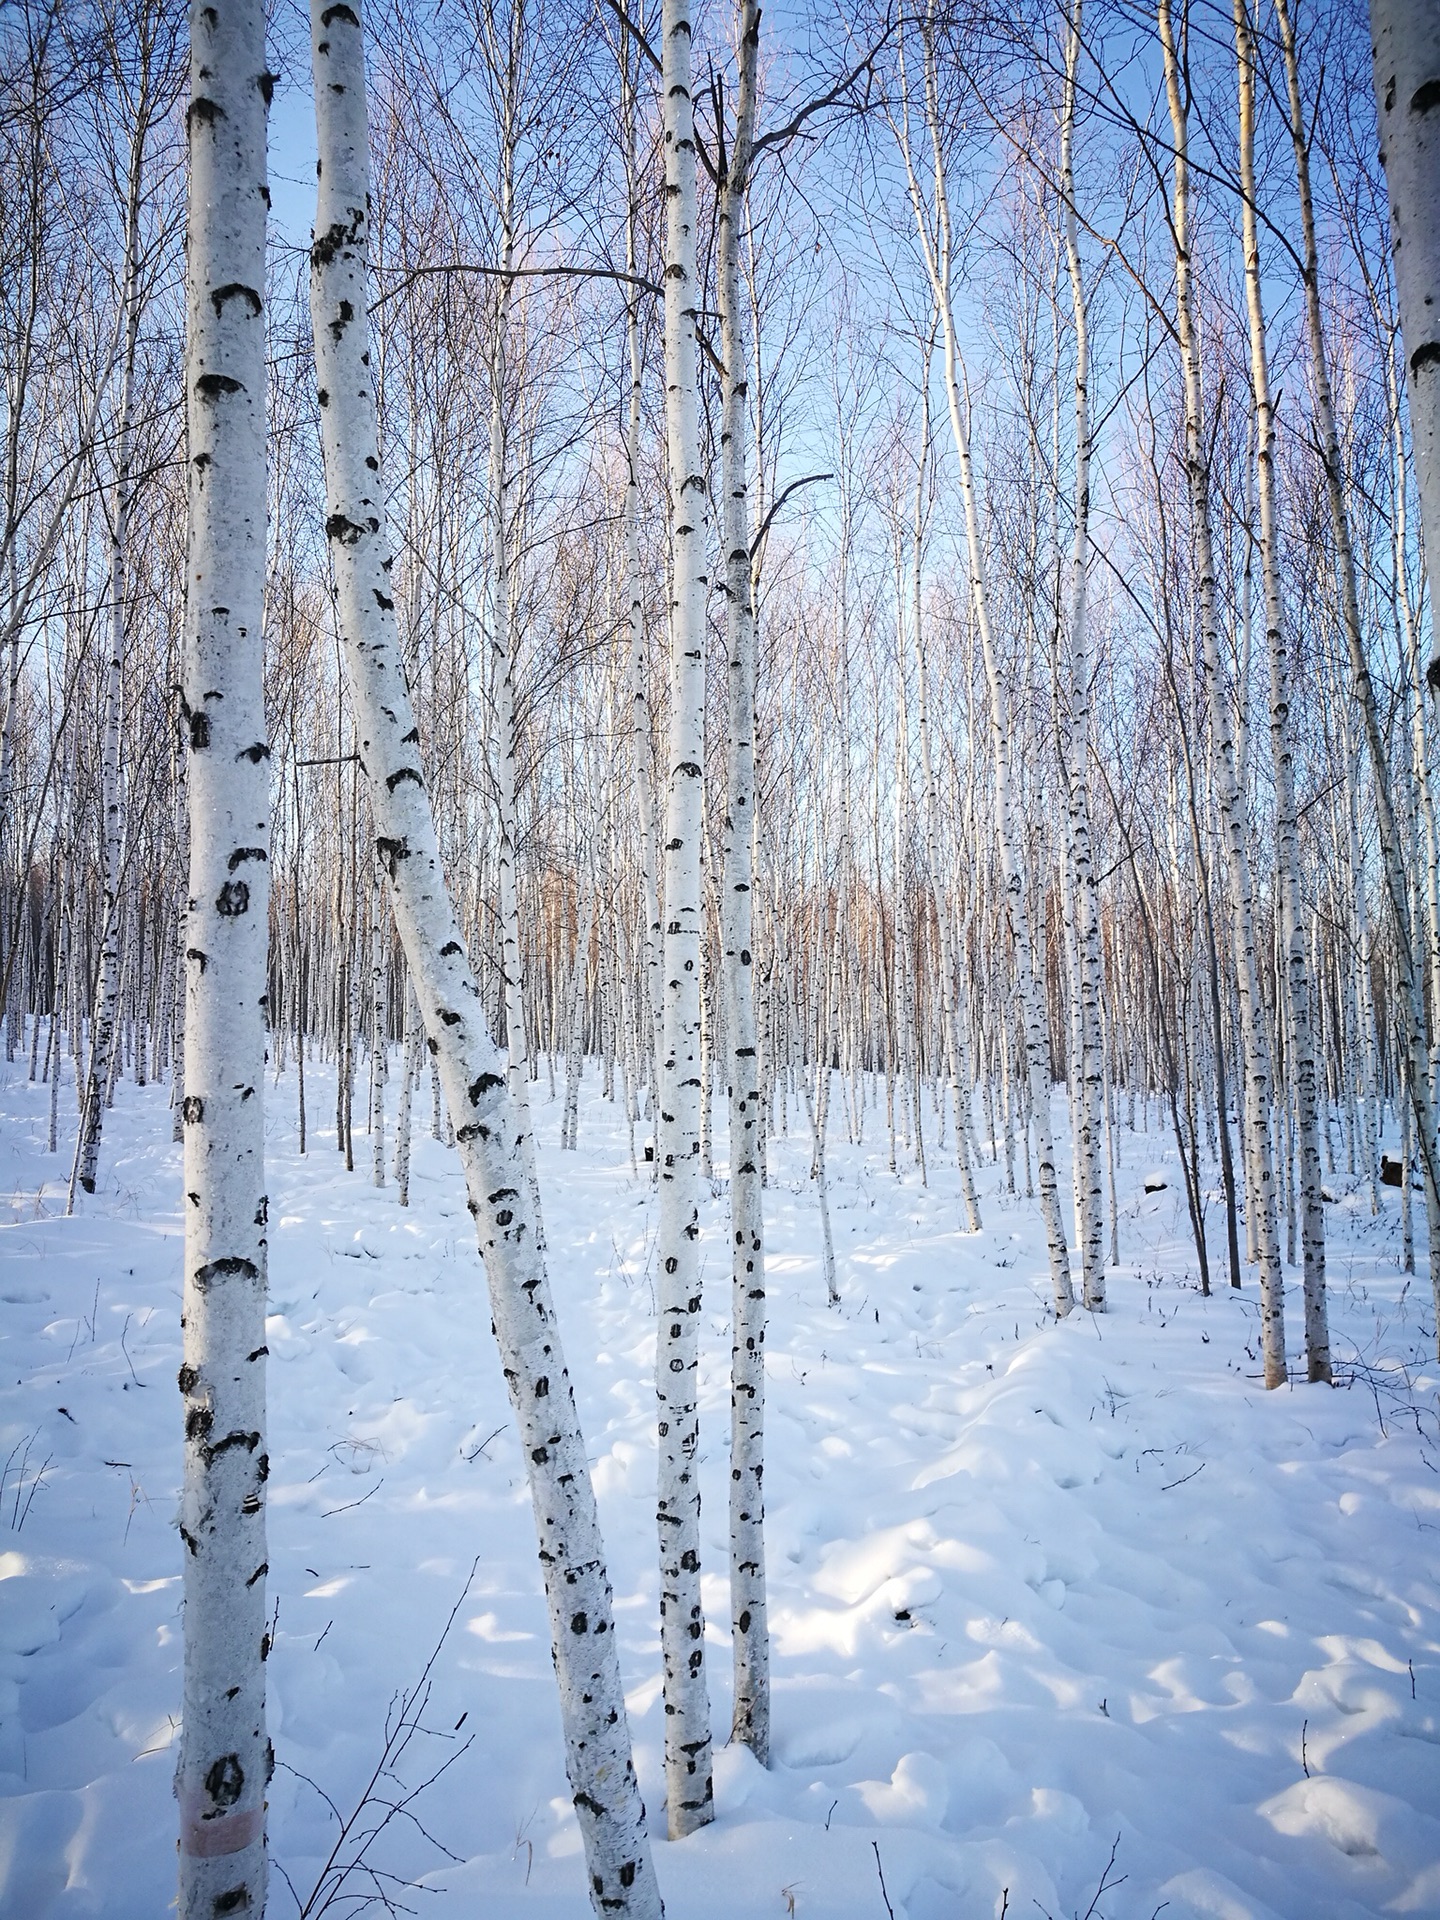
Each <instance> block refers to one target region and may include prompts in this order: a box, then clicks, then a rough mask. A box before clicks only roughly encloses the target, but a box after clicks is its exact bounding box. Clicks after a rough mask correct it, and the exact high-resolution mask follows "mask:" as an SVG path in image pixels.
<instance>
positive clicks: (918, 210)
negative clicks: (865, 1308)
mask: <svg viewBox="0 0 1440 1920" xmlns="http://www.w3.org/2000/svg"><path fill="white" fill-rule="evenodd" d="M922 31H923V40H924V84H925V123H926V127H927V129H928V131H929V135H930V143H931V151H932V158H933V171H934V194H935V227H934V230H933V231H932V229H931V225H930V222H929V220H928V219H927V218H926V214H925V203H924V198H923V196H922V194H921V191H920V182H919V178H918V175H917V173H916V169H915V165H914V161H913V158H912V156H911V151H910V141H909V132H908V120H907V122H904V123H902V127H901V130H900V131H901V153H902V158H903V159H904V162H905V172H906V178H907V184H908V187H909V193H910V202H911V207H912V209H913V212H914V215H915V224H916V228H917V231H918V233H919V237H920V244H921V249H922V252H923V254H924V257H925V264H926V268H927V271H928V274H929V278H930V284H931V288H932V291H933V294H934V299H935V305H936V310H937V311H938V313H939V315H940V322H941V327H942V329H943V334H944V346H945V391H946V397H947V399H948V402H949V408H950V429H951V434H952V436H953V438H954V442H955V452H956V456H957V459H958V461H959V466H960V487H961V495H962V498H963V501H964V508H965V534H966V547H967V553H968V557H969V562H970V595H971V602H972V605H973V607H974V611H975V625H976V629H977V631H978V633H979V636H980V647H981V653H982V656H983V658H984V662H985V679H986V684H987V687H988V690H989V695H990V746H991V757H992V763H993V770H994V784H995V830H996V839H997V841H998V843H999V849H1000V862H1001V868H1002V871H1003V874H1004V883H1005V903H1006V911H1007V914H1008V916H1009V921H1010V932H1011V938H1012V940H1013V942H1014V947H1015V972H1016V991H1017V994H1018V997H1019V1001H1020V1008H1021V1016H1022V1020H1023V1023H1024V1030H1025V1052H1026V1064H1027V1069H1028V1077H1029V1081H1030V1089H1031V1101H1032V1105H1033V1109H1034V1123H1035V1136H1036V1146H1037V1150H1038V1157H1039V1162H1040V1167H1039V1173H1040V1205H1041V1212H1042V1214H1043V1216H1044V1220H1045V1238H1046V1243H1047V1246H1048V1250H1049V1258H1050V1285H1051V1291H1052V1296H1053V1300H1054V1306H1055V1311H1056V1313H1057V1314H1058V1315H1060V1316H1061V1317H1062V1318H1063V1316H1064V1315H1065V1314H1067V1313H1069V1312H1070V1311H1071V1309H1072V1308H1073V1306H1074V1304H1075V1292H1074V1288H1073V1286H1072V1285H1071V1280H1070V1257H1069V1249H1068V1247H1067V1245H1066V1241H1065V1222H1064V1219H1063V1217H1062V1214H1061V1210H1060V1197H1059V1191H1058V1186H1057V1182H1056V1177H1055V1154H1054V1147H1053V1144H1052V1137H1051V1130H1050V1057H1049V1054H1050V1048H1049V1036H1048V1034H1047V1031H1046V1022H1045V1013H1044V1007H1043V1005H1042V1002H1041V998H1040V990H1039V986H1038V984H1037V981H1036V977H1035V961H1034V951H1033V947H1032V944H1031V937H1030V917H1029V912H1028V909H1027V906H1026V901H1025V874H1024V867H1023V863H1022V861H1021V859H1020V855H1019V848H1018V843H1017V839H1016V834H1015V827H1014V821H1013V817H1012V807H1011V792H1010V788H1011V778H1010V726H1009V714H1008V710H1007V702H1006V698H1005V685H1004V680H1003V678H1002V674H1001V666H1000V657H999V649H998V647H997V645H996V639H995V633H994V629H993V627H992V625H991V618H990V596H989V592H988V587H987V580H986V573H987V569H986V555H985V540H984V534H983V532H982V530H981V525H980V502H979V494H978V490H977V487H976V483H975V475H974V469H973V467H972V464H971V459H970V435H969V430H968V428H967V426H966V421H965V404H964V397H963V395H962V391H961V382H962V380H963V378H964V362H963V358H962V356H961V352H960V346H959V338H958V334H957V330H956V326H955V310H954V305H953V301H952V298H951V272H952V238H951V225H950V205H949V197H948V193H947V187H946V173H945V157H944V145H943V136H942V132H941V128H940V115H939V100H938V96H937V90H936V75H935V50H934V41H933V35H932V33H931V31H930V25H929V21H928V18H927V22H926V25H925V27H924V28H923V30H922ZM907 107H908V102H907Z"/></svg>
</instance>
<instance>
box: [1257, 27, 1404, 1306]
mask: <svg viewBox="0 0 1440 1920" xmlns="http://www.w3.org/2000/svg"><path fill="white" fill-rule="evenodd" d="M1397 11H1399V9H1397ZM1428 11H1429V10H1428V9H1427V13H1428ZM1275 22H1276V26H1277V28H1278V30H1279V35H1280V44H1281V50H1282V53H1283V55H1284V60H1285V86H1286V95H1287V99H1288V102H1289V108H1290V140H1291V145H1292V146H1293V148H1294V150H1295V177H1296V184H1297V186H1298V188H1299V197H1300V222H1301V229H1302V233H1303V237H1304V251H1305V272H1304V281H1305V317H1306V322H1307V331H1308V333H1309V337H1310V364H1311V384H1312V390H1313V394H1314V406H1315V415H1316V425H1317V427H1318V429H1319V440H1320V450H1321V456H1322V458H1323V460H1324V463H1325V492H1326V496H1327V498H1328V500H1329V504H1330V518H1331V522H1332V524H1333V527H1334V530H1335V555H1336V573H1337V575H1338V580H1339V587H1340V605H1341V620H1342V624H1343V626H1344V628H1345V641H1346V647H1347V651H1348V653H1349V659H1350V673H1351V679H1352V682H1353V686H1354V692H1355V698H1356V703H1357V705H1358V706H1359V708H1360V714H1361V719H1362V722H1363V724H1364V728H1365V744H1366V748H1367V751H1368V754H1369V759H1370V772H1371V778H1372V780H1373V781H1374V786H1375V815H1376V822H1377V824H1378V826H1379V829H1380V854H1381V865H1382V868H1383V870H1384V874H1385V890H1386V892H1387V894H1388V895H1389V898H1390V911H1391V920H1392V924H1393V928H1394V934H1395V963H1396V973H1397V976H1398V980H1397V984H1398V988H1399V992H1398V996H1397V997H1398V999H1399V1003H1400V1017H1401V1020H1402V1021H1403V1023H1404V1033H1405V1047H1406V1051H1407V1053H1408V1055H1409V1060H1408V1069H1409V1070H1408V1073H1407V1076H1406V1078H1407V1080H1408V1083H1409V1090H1410V1100H1411V1105H1412V1106H1413V1108H1414V1113H1415V1143H1416V1147H1417V1149H1418V1151H1419V1154H1420V1167H1421V1173H1422V1175H1423V1178H1424V1183H1425V1213H1426V1219H1427V1223H1428V1227H1429V1238H1430V1286H1431V1291H1432V1294H1433V1296H1434V1300H1435V1303H1436V1313H1437V1321H1436V1339H1437V1343H1440V1142H1437V1140H1436V1136H1435V1104H1434V1101H1433V1100H1432V1098H1431V1093H1430V1074H1429V1062H1428V1060H1427V1058H1426V1045H1425V1003H1424V987H1423V983H1422V979H1421V974H1420V969H1419V968H1418V966H1417V965H1416V960H1415V949H1414V943H1413V940H1412V937H1411V928H1410V910H1409V890H1408V887H1407V883H1406V873H1405V861H1404V854H1403V849H1402V846H1401V840H1400V829H1399V824H1398V822H1397V821H1396V818H1395V807H1394V803H1393V801H1392V798H1391V791H1390V767H1389V760H1388V758H1387V755H1386V750H1385V739H1384V735H1383V733H1382V731H1381V726H1380V714H1379V705H1378V702H1377V700H1376V697H1375V684H1374V681H1373V679H1372V678H1371V674H1370V663H1369V661H1368V660H1367V659H1366V655H1365V636H1364V629H1363V627H1362V624H1361V617H1360V597H1359V591H1358V588H1357V585H1356V577H1355V552H1354V546H1353V544H1352V541H1351V536H1350V517H1349V511H1348V508H1347V506H1346V502H1345V480H1344V462H1343V459H1342V456H1341V451H1340V435H1339V431H1338V429H1337V427H1336V423H1335V405H1334V401H1333V399H1332V397H1331V390H1330V366H1329V356H1328V353H1327V350H1326V346H1325V326H1324V318H1323V315H1322V313H1321V309H1320V253H1319V246H1318V243H1317V240H1316V235H1315V211H1314V202H1313V198H1312V195H1311V189H1310V149H1309V143H1308V138H1307V135H1306V131H1305V113H1304V106H1303V102H1302V99H1301V94H1300V61H1299V53H1298V49H1297V46H1296V41H1295V32H1294V27H1293V24H1292V22H1291V17H1290V6H1289V0H1275ZM1387 44H1388V43H1387ZM1381 64H1383V63H1381ZM1412 98H1413V96H1412ZM1382 99H1383V96H1382ZM1392 193H1393V188H1392ZM1401 328H1402V331H1403V329H1404V307H1403V296H1402V309H1401ZM1411 337H1413V336H1411ZM1413 351H1414V350H1412V357H1413ZM1423 366H1424V362H1423V361H1422V368H1423ZM1433 377H1434V376H1433V375H1427V380H1428V379H1432V378H1433ZM1412 401H1413V394H1412ZM1417 432H1418V429H1417ZM1417 451H1418V449H1417ZM1420 506H1421V518H1422V520H1425V519H1426V514H1425V493H1424V488H1423V485H1422V488H1421V501H1420Z"/></svg>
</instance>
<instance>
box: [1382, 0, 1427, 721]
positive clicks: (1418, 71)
mask: <svg viewBox="0 0 1440 1920" xmlns="http://www.w3.org/2000/svg"><path fill="white" fill-rule="evenodd" d="M1370 33H1371V42H1372V46H1373V51H1374V65H1375V102H1376V109H1377V112H1378V115H1379V121H1380V158H1381V161H1382V162H1383V164H1384V167H1385V178H1386V181H1387V183H1388V185H1389V189H1390V245H1391V250H1392V252H1393V255H1394V260H1395V285H1396V289H1397V291H1398V293H1399V296H1400V334H1401V337H1402V339H1403V340H1404V343H1405V392H1406V396H1407V398H1408V399H1409V402H1410V431H1411V435H1412V438H1413V440H1414V443H1415V467H1416V474H1417V477H1418V479H1419V483H1420V518H1421V520H1422V522H1423V523H1424V528H1425V534H1426V538H1427V539H1428V541H1429V542H1430V544H1431V546H1432V547H1433V548H1434V549H1436V550H1437V551H1440V311H1437V305H1436V303H1437V301H1440V0H1370ZM1430 591H1431V604H1432V608H1433V605H1434V596H1435V585H1434V581H1433V579H1432V581H1431V588H1430ZM1433 625H1434V622H1433V619H1432V626H1433ZM1431 645H1432V651H1435V652H1436V654H1437V657H1436V658H1435V659H1432V660H1431V663H1430V670H1429V680H1430V685H1431V688H1432V689H1437V690H1440V643H1437V641H1436V640H1434V639H1432V642H1431Z"/></svg>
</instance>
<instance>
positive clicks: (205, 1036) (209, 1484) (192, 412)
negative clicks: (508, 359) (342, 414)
mask: <svg viewBox="0 0 1440 1920" xmlns="http://www.w3.org/2000/svg"><path fill="white" fill-rule="evenodd" d="M190 36H191V37H190V110H189V114H188V116H187V120H188V127H189V138H190V224H189V235H188V241H187V251H186V289H185V291H186V351H185V398H186V409H187V414H188V422H189V436H188V446H189V454H190V503H189V504H190V529H189V550H188V556H187V569H186V571H187V581H186V586H187V592H186V617H185V641H184V658H183V664H182V668H181V674H182V689H181V710H182V714H183V718H184V722H185V725H186V727H187V730H188V733H189V741H190V752H189V768H188V778H189V783H190V882H189V892H190V898H189V906H188V911H187V918H186V928H185V933H186V954H185V958H186V962H187V977H186V1003H185V1105H184V1130H185V1276H184V1295H183V1308H182V1325H183V1328H184V1364H183V1365H182V1366H181V1368H180V1391H181V1394H182V1395H183V1396H184V1401H185V1481H184V1490H183V1492H182V1494H181V1497H180V1538H181V1540H182V1541H183V1542H184V1548H185V1551H184V1555H183V1565H184V1595H185V1611H184V1623H185V1653H184V1682H183V1687H184V1692H183V1707H182V1726H181V1735H180V1754H179V1763H178V1766H177V1768H176V1773H175V1793H176V1797H177V1799H178V1800H179V1803H180V1895H179V1912H180V1916H181V1920H214V1916H215V1915H216V1914H230V1913H252V1914H256V1915H259V1914H262V1913H263V1912H264V1910H265V1881H266V1858H265V1789H266V1785H267V1783H268V1782H269V1779H270V1774H271V1770H272V1768H273V1765H274V1759H273V1755H272V1753H271V1750H270V1742H269V1740H268V1738H267V1736H266V1731H265V1666H264V1661H265V1656H266V1653H267V1652H268V1641H267V1637H266V1627H265V1574H266V1559H265V1482H266V1479H267V1477H268V1475H269V1471H270V1467H269V1460H268V1458H267V1455H266V1451H265V1262H266V1228H265V1220H266V1199H265V1125H264V1111H263V1109H264V1091H265V1018H266V1011H265V990H266V946H267V934H268V913H269V899H270V880H269V873H270V869H269V847H270V768H269V761H270V749H269V746H268V745H267V743H266V739H265V702H264V685H263V675H262V646H261V611H262V604H263V600H264V588H265V458H266V444H265V381H266V371H265V307H264V293H265V212H266V207H267V204H268V202H269V197H270V196H269V194H268V192H267V190H266V180H265V130H266V118H267V109H268V104H269V99H270V88H271V84H272V81H271V76H270V74H269V72H268V71H267V70H266V63H265V15H264V9H263V7H262V6H261V5H260V0H228V4H226V5H224V6H221V7H218V8H217V7H213V6H209V5H205V4H201V3H200V0H196V4H194V5H193V6H192V8H191V11H190Z"/></svg>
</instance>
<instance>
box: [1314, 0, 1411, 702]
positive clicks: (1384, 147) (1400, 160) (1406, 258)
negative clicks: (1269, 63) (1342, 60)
mask: <svg viewBox="0 0 1440 1920" xmlns="http://www.w3.org/2000/svg"><path fill="white" fill-rule="evenodd" d="M1370 34H1371V42H1372V46H1373V51H1374V63H1375V102H1376V107H1377V110H1378V114H1379V122H1380V158H1381V161H1382V162H1383V163H1384V167H1385V179H1386V184H1387V185H1388V187H1389V189H1390V245H1391V251H1392V253H1393V256H1394V260H1395V286H1396V290H1397V292H1398V294H1399V296H1400V333H1401V337H1402V339H1403V340H1404V343H1405V391H1406V393H1407V394H1408V396H1409V400H1410V432H1411V437H1412V439H1413V440H1414V443H1415V468H1416V476H1417V478H1418V480H1419V485H1420V519H1421V522H1422V523H1423V525H1424V528H1425V534H1426V538H1427V540H1428V542H1429V544H1430V546H1431V547H1432V548H1433V549H1434V550H1435V551H1436V552H1440V311H1437V306H1436V302H1437V301H1440V4H1437V0H1370ZM1287 37H1289V38H1291V40H1292V41H1293V36H1287ZM1430 595H1431V602H1432V607H1433V604H1434V599H1435V585H1434V581H1433V580H1432V582H1431V587H1430ZM1432 625H1433V620H1432ZM1436 645H1440V641H1436V640H1432V648H1433V647H1435V646H1436ZM1428 677H1429V681H1430V685H1431V687H1432V689H1437V690H1440V656H1437V657H1436V658H1432V660H1431V662H1430V669H1429V676H1428Z"/></svg>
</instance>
